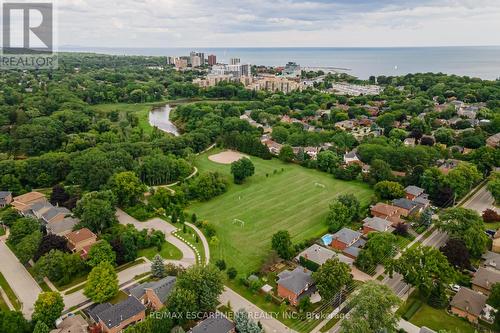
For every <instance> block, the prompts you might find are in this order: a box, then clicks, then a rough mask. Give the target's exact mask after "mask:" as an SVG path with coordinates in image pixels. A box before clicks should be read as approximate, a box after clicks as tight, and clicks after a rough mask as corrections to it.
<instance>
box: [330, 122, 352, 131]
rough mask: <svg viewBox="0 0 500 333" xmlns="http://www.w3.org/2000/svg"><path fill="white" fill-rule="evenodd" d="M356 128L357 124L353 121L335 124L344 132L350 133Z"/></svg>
mask: <svg viewBox="0 0 500 333" xmlns="http://www.w3.org/2000/svg"><path fill="white" fill-rule="evenodd" d="M354 126H356V124H355V122H354V121H353V120H342V121H339V122H336V123H335V127H337V128H339V129H341V130H344V131H350V130H352V129H353V128H354Z"/></svg>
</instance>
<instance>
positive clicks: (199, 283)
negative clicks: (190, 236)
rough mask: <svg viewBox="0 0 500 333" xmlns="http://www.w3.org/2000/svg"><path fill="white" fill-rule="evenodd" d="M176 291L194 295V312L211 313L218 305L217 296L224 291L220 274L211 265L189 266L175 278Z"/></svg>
mask: <svg viewBox="0 0 500 333" xmlns="http://www.w3.org/2000/svg"><path fill="white" fill-rule="evenodd" d="M176 289H183V290H186V291H190V292H192V293H194V295H195V300H196V302H195V304H196V311H200V312H208V311H213V310H215V308H216V306H217V304H218V303H219V301H218V298H219V296H220V295H221V294H222V291H223V290H224V285H223V283H222V273H221V272H220V271H219V269H217V268H216V267H214V266H212V265H208V266H200V265H195V266H191V267H190V268H188V269H187V270H186V271H185V272H184V273H182V274H181V275H179V276H178V277H177V282H176Z"/></svg>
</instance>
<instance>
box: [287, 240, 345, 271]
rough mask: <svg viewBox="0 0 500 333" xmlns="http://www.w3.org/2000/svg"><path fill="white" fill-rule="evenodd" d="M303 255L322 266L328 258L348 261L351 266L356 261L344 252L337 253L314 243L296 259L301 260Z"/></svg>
mask: <svg viewBox="0 0 500 333" xmlns="http://www.w3.org/2000/svg"><path fill="white" fill-rule="evenodd" d="M301 257H302V258H304V259H307V260H310V261H312V262H314V263H316V264H318V265H320V266H321V265H323V264H324V263H325V262H326V261H327V260H329V259H332V258H338V259H339V261H340V262H343V263H346V264H348V265H349V266H352V264H353V263H354V260H352V259H351V258H348V257H346V256H344V255H343V254H340V253H337V252H335V251H332V250H330V249H327V248H326V247H323V246H321V245H318V244H313V245H311V246H309V247H308V248H307V249H305V250H304V251H302V252H300V253H299V255H297V256H296V257H295V260H296V261H297V262H300V258H301Z"/></svg>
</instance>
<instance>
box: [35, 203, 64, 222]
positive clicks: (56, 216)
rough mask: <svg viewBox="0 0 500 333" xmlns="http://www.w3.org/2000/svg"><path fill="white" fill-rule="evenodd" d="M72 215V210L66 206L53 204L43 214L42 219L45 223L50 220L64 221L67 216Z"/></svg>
mask: <svg viewBox="0 0 500 333" xmlns="http://www.w3.org/2000/svg"><path fill="white" fill-rule="evenodd" d="M69 215H71V211H70V210H69V209H68V208H66V207H54V206H52V205H51V207H50V208H49V209H47V210H46V211H45V212H44V213H43V214H42V215H41V219H42V220H43V222H44V223H45V224H47V223H49V222H54V223H57V222H62V221H63V220H64V219H65V218H66V217H68V216H69Z"/></svg>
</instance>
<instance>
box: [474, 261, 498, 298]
mask: <svg viewBox="0 0 500 333" xmlns="http://www.w3.org/2000/svg"><path fill="white" fill-rule="evenodd" d="M471 283H472V289H473V290H475V291H478V292H480V293H482V294H484V295H489V294H490V291H491V287H492V286H493V285H494V284H495V283H500V271H497V270H495V269H489V268H485V267H480V268H479V269H478V270H477V272H476V273H475V274H474V278H473V279H472V281H471Z"/></svg>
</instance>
